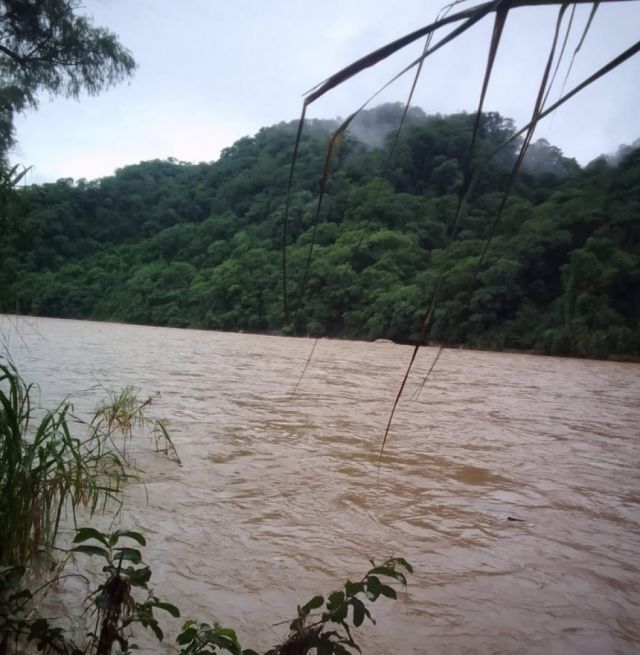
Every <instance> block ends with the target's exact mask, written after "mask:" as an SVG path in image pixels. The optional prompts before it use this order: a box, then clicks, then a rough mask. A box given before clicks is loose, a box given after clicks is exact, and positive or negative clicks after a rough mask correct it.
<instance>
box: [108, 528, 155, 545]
mask: <svg viewBox="0 0 640 655" xmlns="http://www.w3.org/2000/svg"><path fill="white" fill-rule="evenodd" d="M123 537H127V538H129V539H133V540H134V541H137V542H138V543H139V544H140V545H141V546H146V545H147V540H146V539H145V538H144V535H142V534H141V533H140V532H134V531H133V530H117V531H116V532H114V533H113V534H112V535H111V538H110V539H109V542H110V543H111V545H112V546H114V545H115V544H117V543H118V541H119V540H120V539H121V538H123Z"/></svg>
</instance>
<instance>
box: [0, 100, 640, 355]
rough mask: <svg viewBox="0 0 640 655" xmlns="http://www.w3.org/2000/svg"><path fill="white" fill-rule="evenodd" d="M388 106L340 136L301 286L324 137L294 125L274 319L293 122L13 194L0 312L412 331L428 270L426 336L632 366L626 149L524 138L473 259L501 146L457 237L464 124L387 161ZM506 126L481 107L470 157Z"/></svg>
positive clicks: (420, 139)
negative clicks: (189, 155) (214, 155)
mask: <svg viewBox="0 0 640 655" xmlns="http://www.w3.org/2000/svg"><path fill="white" fill-rule="evenodd" d="M399 112H401V108H400V107H399V106H395V105H392V106H388V105H387V106H382V107H380V108H377V109H374V110H371V111H369V112H364V114H363V118H362V120H361V122H360V123H359V124H358V125H356V126H355V127H354V130H353V132H352V133H351V135H349V136H347V137H346V138H345V139H344V140H343V141H342V142H341V144H340V147H339V149H338V152H337V155H336V158H335V161H334V165H333V168H332V174H331V178H330V180H329V184H328V194H327V197H326V198H325V202H324V204H323V210H322V215H321V221H320V223H319V225H318V227H317V233H316V235H315V246H314V249H313V253H312V258H311V263H310V268H309V275H308V278H307V279H306V280H305V279H304V272H305V263H306V260H307V257H308V253H309V245H310V243H311V241H312V232H313V228H312V223H313V218H314V214H315V207H316V203H317V194H318V187H319V180H320V176H321V173H322V168H323V163H324V156H325V152H326V144H327V135H328V134H329V132H330V131H331V130H332V129H333V128H334V127H335V123H334V122H333V121H310V122H309V123H308V125H307V127H306V130H305V132H304V136H303V141H302V145H301V151H300V156H299V159H298V162H297V164H296V169H295V181H294V189H293V194H292V198H291V210H290V215H289V218H290V224H289V230H288V233H289V247H288V266H287V267H288V273H289V286H288V288H289V294H288V295H289V304H290V307H291V309H292V312H291V314H292V316H291V317H290V319H289V322H285V319H284V315H283V303H282V282H281V271H282V252H281V250H282V249H281V245H282V244H281V241H282V219H283V215H284V207H285V194H286V186H287V180H288V175H289V166H290V163H291V153H292V147H293V140H294V136H295V130H296V125H295V124H294V123H286V124H285V123H282V124H280V125H276V126H273V127H270V128H265V129H262V130H261V131H260V132H259V133H258V134H256V135H255V137H251V138H249V137H247V138H243V139H241V140H239V141H238V142H237V143H235V144H234V145H233V146H231V147H230V148H228V149H226V150H225V151H224V152H223V153H222V155H221V157H220V159H219V160H218V161H217V162H215V163H211V164H209V163H207V164H205V163H202V164H187V163H183V162H178V161H175V160H169V161H150V162H144V163H140V164H137V165H134V166H128V167H126V168H123V169H121V170H119V171H117V173H116V174H115V175H114V176H112V177H107V178H104V179H100V180H96V181H91V182H87V181H85V180H79V181H75V182H74V181H73V180H59V181H58V182H56V183H54V184H45V185H41V186H37V185H33V186H30V187H27V188H25V189H22V190H20V191H19V192H18V194H17V197H15V198H14V199H13V200H12V203H11V206H10V207H7V208H5V212H4V214H5V218H4V219H3V220H4V223H5V224H4V225H3V226H2V240H1V242H0V311H2V312H19V313H23V314H36V315H43V316H56V317H70V318H92V319H100V320H115V321H127V322H135V323H148V324H154V325H169V326H177V327H199V328H211V329H222V330H240V329H242V330H250V331H283V332H285V333H299V334H311V335H331V336H346V337H357V338H379V337H385V338H390V339H395V340H411V339H412V338H415V336H416V333H417V329H418V327H419V324H420V319H421V318H422V316H423V315H424V313H425V308H426V305H427V304H428V301H429V299H430V297H431V295H432V293H433V290H434V287H435V284H436V281H437V280H438V278H439V277H440V276H441V275H442V287H441V293H440V296H439V297H440V300H439V302H438V306H437V311H436V314H435V321H434V324H433V329H432V333H431V337H432V338H433V339H434V340H435V341H438V342H442V343H446V344H468V345H471V346H474V347H483V348H515V349H527V350H531V349H532V350H537V351H541V352H546V353H552V354H570V355H578V356H596V357H606V356H615V357H628V358H638V357H639V356H640V327H639V326H640V149H638V148H637V147H636V148H628V149H627V150H626V151H625V154H624V156H622V157H621V158H620V159H619V161H617V163H615V164H614V163H613V162H614V160H607V159H606V158H599V159H598V160H596V161H594V162H592V163H591V164H590V165H589V166H587V167H585V168H584V169H581V168H580V167H579V166H578V165H577V164H576V162H575V161H574V160H570V159H567V158H565V157H563V156H562V153H561V152H560V151H559V150H558V149H557V148H554V147H553V146H551V145H550V144H548V143H547V142H545V141H542V140H541V141H538V142H536V143H535V144H533V146H532V148H531V150H530V153H529V154H528V156H527V159H526V161H525V166H524V169H523V171H522V172H521V173H520V175H519V177H518V180H517V182H516V184H515V188H514V191H513V193H512V196H511V198H510V200H509V202H508V204H507V208H506V211H505V213H504V215H503V217H502V220H501V221H500V223H499V224H498V225H497V226H496V229H495V234H494V237H493V239H492V241H491V244H490V247H489V250H488V253H487V256H486V258H485V260H484V261H483V262H482V265H481V266H479V259H480V254H481V252H482V250H483V247H484V244H485V241H486V239H487V237H488V235H489V232H490V230H491V225H492V223H493V221H494V217H495V215H496V211H497V208H498V205H499V203H500V199H501V193H500V192H501V190H502V189H503V188H504V185H505V180H506V177H507V175H508V172H509V167H510V164H511V163H512V162H513V158H514V157H515V145H514V147H513V149H512V150H511V151H509V152H504V153H502V154H501V156H500V158H499V160H498V161H496V162H493V163H491V164H489V165H488V166H487V167H486V168H485V169H484V171H483V173H482V174H481V176H480V177H479V179H478V183H477V184H476V185H475V187H474V190H473V193H472V196H471V198H470V205H469V211H468V212H467V214H466V215H465V216H464V218H463V221H462V223H461V224H460V225H459V226H458V228H457V230H456V233H455V234H454V235H452V234H451V230H452V217H453V215H454V212H455V208H456V205H457V202H458V196H457V192H458V190H459V188H460V184H461V183H462V172H461V170H462V167H463V162H464V160H465V157H466V153H467V148H468V143H469V140H470V135H471V131H472V127H473V115H470V114H457V115H452V116H426V115H424V114H423V113H422V112H421V111H420V110H417V109H415V110H413V111H412V112H411V113H410V121H409V122H408V124H407V126H406V128H405V129H404V130H403V132H402V134H401V136H400V138H399V141H398V143H397V145H396V147H395V149H394V151H393V156H392V157H391V159H389V156H388V146H389V143H390V141H391V138H392V134H389V130H392V129H393V125H394V124H395V122H397V121H396V119H397V118H398V115H399ZM512 131H513V125H512V123H511V121H509V120H507V119H503V118H502V117H500V116H499V115H497V114H487V115H485V116H484V120H483V126H482V131H481V138H480V142H479V144H478V146H477V149H476V151H477V156H478V157H482V156H483V154H484V153H486V152H488V151H489V150H490V149H492V148H493V147H495V145H497V144H499V143H501V142H502V141H503V140H504V138H505V136H507V135H509V134H511V133H512ZM385 135H386V136H385ZM360 139H364V140H365V141H367V143H365V142H364V141H362V140H360Z"/></svg>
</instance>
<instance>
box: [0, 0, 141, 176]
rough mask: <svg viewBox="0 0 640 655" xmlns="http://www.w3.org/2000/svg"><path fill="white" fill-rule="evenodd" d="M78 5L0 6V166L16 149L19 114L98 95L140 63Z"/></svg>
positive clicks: (8, 1)
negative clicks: (56, 100)
mask: <svg viewBox="0 0 640 655" xmlns="http://www.w3.org/2000/svg"><path fill="white" fill-rule="evenodd" d="M80 7H81V4H80V2H78V0H0V164H2V165H3V167H6V159H7V153H8V151H9V149H10V148H11V147H12V145H13V144H14V141H15V138H14V126H13V120H14V116H15V114H16V113H18V112H21V111H24V110H25V109H27V108H35V107H37V105H38V94H39V93H41V92H43V91H44V92H49V93H50V94H51V95H64V96H66V97H69V98H77V97H78V96H79V95H80V93H81V91H83V90H84V91H87V92H88V93H90V94H92V95H95V94H97V93H99V92H100V91H102V90H104V89H106V88H108V87H110V86H112V85H113V84H116V83H117V82H119V81H121V80H123V79H124V78H126V77H127V76H130V75H131V74H132V73H133V71H134V69H135V67H136V63H135V61H134V59H133V57H132V56H131V53H130V52H129V51H128V50H127V49H126V48H125V47H123V46H122V45H121V44H120V43H119V42H118V39H117V37H116V35H115V34H113V33H112V32H110V31H109V30H106V29H104V28H101V27H94V26H93V24H92V22H91V20H90V19H89V18H87V17H85V16H78V15H77V13H76V12H77V11H78V10H79V9H80Z"/></svg>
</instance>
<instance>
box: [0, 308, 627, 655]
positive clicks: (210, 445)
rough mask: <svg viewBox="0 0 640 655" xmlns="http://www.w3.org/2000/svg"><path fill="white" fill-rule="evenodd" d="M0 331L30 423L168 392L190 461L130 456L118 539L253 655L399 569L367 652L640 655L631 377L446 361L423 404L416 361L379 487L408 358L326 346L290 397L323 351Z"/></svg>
mask: <svg viewBox="0 0 640 655" xmlns="http://www.w3.org/2000/svg"><path fill="white" fill-rule="evenodd" d="M0 335H1V336H2V341H3V344H4V348H7V349H8V350H9V352H10V353H11V356H12V358H13V360H14V361H15V362H16V364H17V365H18V366H19V369H20V371H21V373H22V375H23V376H24V377H25V378H26V379H27V380H28V381H32V382H35V383H37V385H38V389H37V390H36V392H35V393H36V399H37V402H38V404H40V405H41V406H44V407H47V406H51V405H52V404H55V403H57V402H59V401H60V400H61V399H62V398H63V397H65V396H70V397H71V398H72V399H73V400H74V402H75V405H76V410H77V411H78V412H79V413H82V412H87V411H89V410H90V409H91V408H93V407H94V406H95V405H96V403H97V402H98V401H99V400H101V399H103V398H104V396H105V389H118V388H121V387H123V386H124V385H135V386H136V387H138V388H139V389H140V390H141V393H142V394H152V393H155V392H160V398H159V399H158V400H157V402H156V403H155V405H154V407H153V412H154V413H155V414H156V415H158V416H165V417H167V418H168V419H169V427H170V431H171V434H172V435H173V438H174V441H175V444H176V447H177V449H178V451H179V453H180V456H181V458H182V462H183V464H182V466H181V467H179V466H177V465H175V464H173V463H171V462H168V461H166V459H164V458H163V457H162V456H160V455H158V454H156V453H154V452H152V451H151V450H150V449H148V448H147V449H145V448H144V447H141V448H140V450H139V451H136V453H135V458H136V462H137V465H138V468H139V470H140V475H141V478H142V479H143V480H144V483H145V484H144V485H142V484H139V483H138V484H136V483H131V484H130V485H129V486H128V488H127V491H126V498H125V506H126V510H125V512H124V515H123V516H122V517H121V518H120V523H121V524H122V525H125V526H127V527H129V528H137V529H140V530H142V531H143V532H144V533H145V534H146V536H147V539H148V542H149V546H148V548H147V549H146V551H145V556H146V559H147V560H148V561H149V562H151V564H152V567H153V571H154V573H153V581H154V582H155V586H156V592H157V594H158V595H160V596H163V597H164V598H166V599H167V600H170V601H172V602H174V603H176V604H177V605H179V606H180V607H181V609H182V611H183V616H184V615H188V616H195V617H198V618H201V619H203V620H209V621H212V620H214V619H215V620H218V621H220V622H222V623H224V624H227V625H231V626H233V627H235V628H236V629H237V631H238V633H239V636H240V637H241V641H242V644H243V646H244V647H253V648H261V649H266V648H267V647H268V646H270V645H273V644H274V643H277V641H278V640H279V639H280V638H281V637H282V636H283V635H284V634H285V632H286V626H284V625H275V624H278V623H279V622H281V621H283V620H285V619H288V618H292V617H293V615H294V614H295V607H296V604H298V603H302V602H305V601H306V600H308V599H309V598H310V597H311V596H312V595H313V594H315V593H322V592H329V591H332V590H334V589H336V588H337V587H339V586H340V585H341V584H342V582H343V581H344V580H346V579H347V578H349V577H351V578H352V579H355V578H356V577H357V576H359V575H361V574H362V573H363V572H364V571H365V570H366V569H367V567H368V560H369V559H376V560H381V559H383V558H385V557H387V556H389V555H401V556H404V557H406V558H407V559H408V560H409V561H410V562H411V563H412V564H413V565H414V566H415V574H414V575H412V576H410V580H409V586H408V588H407V590H406V591H405V592H402V593H401V594H400V596H399V600H398V601H397V602H395V603H394V602H391V601H387V600H383V601H381V602H379V603H376V604H375V605H373V607H372V611H373V614H374V617H375V618H377V619H378V624H377V625H376V626H367V627H365V628H361V629H360V630H359V631H358V633H359V634H361V635H362V639H361V641H362V644H363V650H364V652H365V653H369V654H373V653H376V654H386V653H407V654H410V653H435V654H438V653H447V654H449V653H454V654H455V653H558V654H560V653H563V654H564V653H576V654H578V653H580V654H584V653H594V654H601V653H638V652H640V468H639V465H640V375H639V374H640V366H638V365H635V364H620V363H611V362H597V361H585V360H570V359H560V358H550V357H535V356H527V355H517V354H495V353H485V352H471V351H463V350H445V351H444V353H443V354H442V357H441V358H440V360H439V362H438V364H437V366H436V368H435V369H434V371H433V373H432V375H431V377H430V380H429V382H428V384H427V385H426V386H425V388H424V390H423V391H422V393H421V394H420V395H419V396H416V395H415V392H416V390H417V389H418V387H419V384H420V381H421V379H422V378H423V376H424V375H425V373H426V371H427V370H428V368H429V366H430V364H431V362H432V360H433V358H434V356H435V353H436V350H435V349H432V348H425V349H424V350H423V351H422V352H421V353H420V354H419V356H418V359H417V361H416V366H415V374H413V375H412V377H411V379H410V380H409V384H408V387H407V392H406V397H405V399H404V400H403V401H402V402H401V403H400V405H399V409H398V413H397V417H396V419H395V421H394V424H393V429H392V431H391V434H390V435H389V439H388V443H387V449H386V455H385V456H384V458H383V461H382V467H381V470H380V477H379V481H378V482H376V466H377V457H378V451H379V448H380V443H381V438H382V434H383V431H384V425H385V423H386V420H387V418H388V415H389V411H390V409H391V405H392V402H393V399H394V395H395V393H396V391H397V388H398V386H399V383H400V380H401V377H402V374H403V372H404V370H405V367H406V365H407V363H408V360H409V357H410V353H411V350H410V348H408V347H406V346H398V345H394V344H389V343H380V344H367V343H357V342H350V341H329V340H321V341H319V342H318V344H317V347H316V350H315V353H314V357H313V359H312V361H311V363H310V365H309V367H308V369H307V371H306V374H305V376H304V378H303V379H302V381H301V382H300V385H299V387H298V389H297V392H296V393H295V394H294V395H292V393H291V392H292V389H293V387H294V386H295V384H296V381H297V379H298V377H299V375H300V373H301V371H302V369H303V367H304V364H305V361H306V358H307V356H308V355H309V352H310V351H311V348H312V346H313V341H312V340H308V339H289V338H280V337H268V336H253V335H243V334H228V333H227V334H224V333H217V332H204V331H195V330H172V329H164V328H152V327H140V326H128V325H118V324H108V323H89V322H81V321H62V320H53V319H32V318H29V319H25V318H16V317H0ZM412 395H414V397H413V398H411V396H412ZM145 489H146V491H145ZM147 496H148V500H147ZM509 517H511V518H517V519H521V520H519V521H512V520H509ZM79 591H82V590H78V589H75V590H74V593H75V597H76V598H77V597H80V596H81V594H79V593H78V592H79ZM62 593H66V594H67V595H68V594H69V593H70V591H69V589H67V590H66V591H63V592H62ZM72 595H73V594H72ZM163 649H164V651H163V652H173V651H172V649H171V645H170V640H169V641H168V642H167V643H165V644H164V645H163ZM161 650H162V649H161ZM158 652H160V651H158Z"/></svg>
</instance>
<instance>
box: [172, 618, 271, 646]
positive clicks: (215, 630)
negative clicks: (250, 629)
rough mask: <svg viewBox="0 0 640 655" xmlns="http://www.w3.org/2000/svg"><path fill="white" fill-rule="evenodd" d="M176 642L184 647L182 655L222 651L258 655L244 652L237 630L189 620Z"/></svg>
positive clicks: (216, 624)
mask: <svg viewBox="0 0 640 655" xmlns="http://www.w3.org/2000/svg"><path fill="white" fill-rule="evenodd" d="M176 641H177V642H178V645H179V646H182V648H181V649H180V651H179V652H180V655H212V654H213V653H218V652H220V651H227V652H228V653H232V655H258V654H257V653H256V652H255V651H254V650H251V649H244V650H243V649H242V647H241V646H240V642H239V641H238V637H237V635H236V632H235V630H232V629H231V628H224V627H223V626H221V625H220V624H219V623H214V624H213V626H211V625H209V624H208V623H198V622H197V621H194V620H193V619H189V620H188V621H186V622H185V624H184V625H183V626H182V631H181V632H180V634H179V635H178V637H177V639H176ZM218 649H219V650H218Z"/></svg>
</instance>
